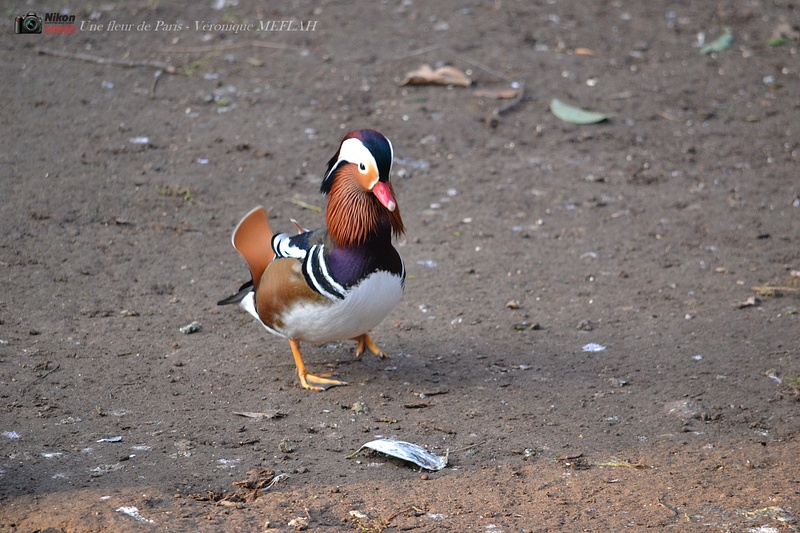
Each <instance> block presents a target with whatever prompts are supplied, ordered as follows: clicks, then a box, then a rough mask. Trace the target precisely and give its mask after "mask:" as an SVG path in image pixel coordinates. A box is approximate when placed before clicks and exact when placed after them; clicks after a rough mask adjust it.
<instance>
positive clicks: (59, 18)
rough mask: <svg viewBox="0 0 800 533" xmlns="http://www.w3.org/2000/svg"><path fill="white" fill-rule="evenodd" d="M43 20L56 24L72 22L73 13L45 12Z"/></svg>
mask: <svg viewBox="0 0 800 533" xmlns="http://www.w3.org/2000/svg"><path fill="white" fill-rule="evenodd" d="M44 21H45V22H52V23H56V24H74V23H75V15H62V14H61V13H45V14H44Z"/></svg>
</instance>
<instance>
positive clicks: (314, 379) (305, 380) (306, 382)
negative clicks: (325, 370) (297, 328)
mask: <svg viewBox="0 0 800 533" xmlns="http://www.w3.org/2000/svg"><path fill="white" fill-rule="evenodd" d="M289 346H291V347H292V355H293V356H294V364H295V366H296V367H297V375H298V376H299V377H300V384H301V385H303V387H304V388H306V389H309V390H316V391H323V390H328V389H330V388H331V387H336V386H337V385H347V383H346V382H344V381H339V380H338V379H330V378H328V377H327V376H326V375H325V374H322V375H315V374H309V373H308V371H307V370H306V365H305V363H303V356H302V355H301V354H300V341H296V340H293V339H289ZM328 375H330V374H328Z"/></svg>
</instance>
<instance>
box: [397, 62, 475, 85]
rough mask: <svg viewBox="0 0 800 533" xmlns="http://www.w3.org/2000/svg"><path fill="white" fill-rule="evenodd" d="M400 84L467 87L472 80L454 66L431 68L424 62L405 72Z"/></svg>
mask: <svg viewBox="0 0 800 533" xmlns="http://www.w3.org/2000/svg"><path fill="white" fill-rule="evenodd" d="M400 85H458V86H459V87H469V86H470V85H472V80H471V79H469V77H467V75H466V74H464V73H463V72H462V71H460V70H458V69H457V68H455V67H450V66H445V67H440V68H437V69H436V70H433V68H431V66H430V65H428V64H425V65H422V66H421V67H419V68H418V69H417V70H412V71H411V72H409V73H408V74H406V77H405V79H404V80H403V81H402V82H401V83H400Z"/></svg>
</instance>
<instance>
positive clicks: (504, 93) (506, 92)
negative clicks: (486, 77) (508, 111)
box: [472, 88, 517, 100]
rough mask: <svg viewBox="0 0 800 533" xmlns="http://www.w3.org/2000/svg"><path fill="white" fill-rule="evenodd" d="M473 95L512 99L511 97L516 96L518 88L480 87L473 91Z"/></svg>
mask: <svg viewBox="0 0 800 533" xmlns="http://www.w3.org/2000/svg"><path fill="white" fill-rule="evenodd" d="M472 96H477V97H478V98H493V99H495V100H510V99H511V98H516V96H517V90H516V89H513V88H512V89H478V90H476V91H472Z"/></svg>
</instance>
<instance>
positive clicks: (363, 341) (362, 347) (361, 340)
mask: <svg viewBox="0 0 800 533" xmlns="http://www.w3.org/2000/svg"><path fill="white" fill-rule="evenodd" d="M352 340H354V341H356V342H357V343H358V348H356V357H360V356H361V354H363V353H364V352H365V351H367V350H368V349H369V351H370V352H372V353H374V354H375V355H377V356H378V357H381V358H385V357H389V354H388V353H386V352H384V351H383V350H381V349H380V348H378V345H377V344H375V341H373V340H372V337H370V336H369V334H368V333H364V334H363V335H359V336H358V337H353V339H352Z"/></svg>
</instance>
